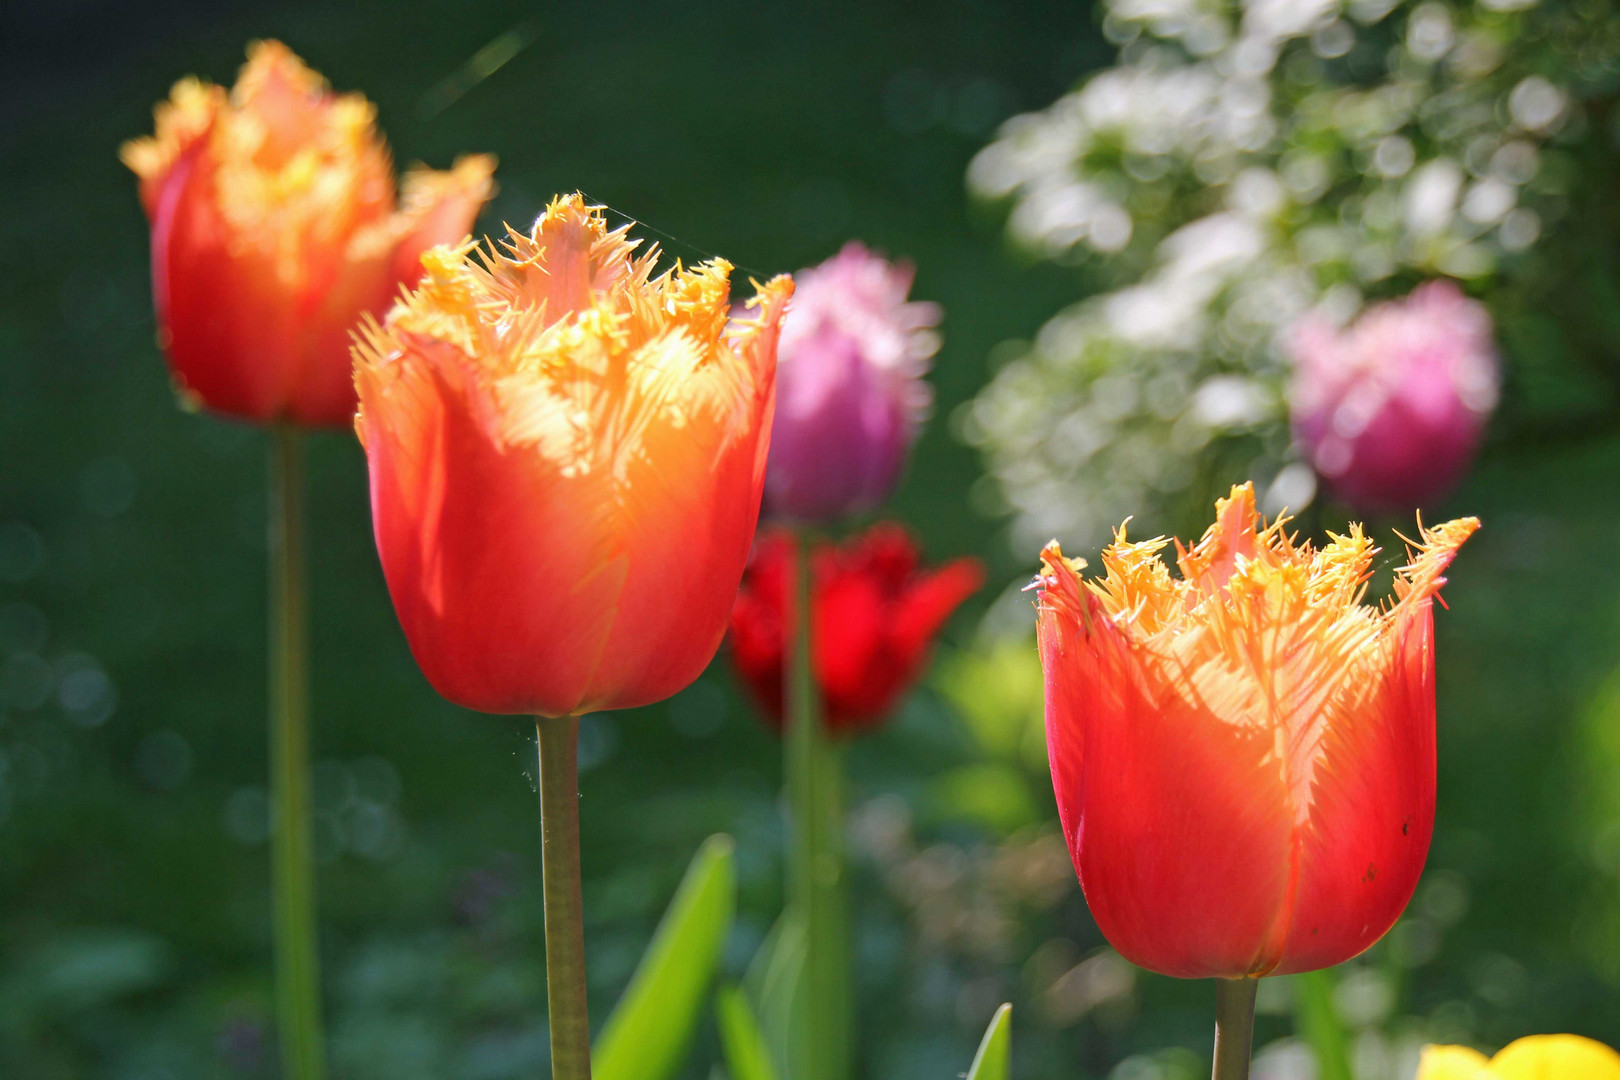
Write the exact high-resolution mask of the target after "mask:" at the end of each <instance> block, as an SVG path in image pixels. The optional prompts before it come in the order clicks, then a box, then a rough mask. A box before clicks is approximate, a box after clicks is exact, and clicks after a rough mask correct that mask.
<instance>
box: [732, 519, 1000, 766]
mask: <svg viewBox="0 0 1620 1080" xmlns="http://www.w3.org/2000/svg"><path fill="white" fill-rule="evenodd" d="M795 552H796V545H795V544H794V542H793V539H792V537H790V536H788V535H787V534H786V533H783V532H775V533H770V534H768V535H765V536H762V537H760V539H759V541H758V543H757V544H755V546H754V555H753V558H752V559H750V560H749V564H748V572H747V573H746V574H745V575H744V576H743V583H742V588H741V590H740V591H739V592H738V594H737V603H736V606H735V607H734V608H733V609H732V613H731V660H732V664H733V665H734V666H735V667H736V669H737V673H738V675H739V676H740V677H741V679H742V682H743V685H744V686H746V687H747V688H748V691H749V693H750V694H751V695H752V696H753V697H754V699H755V700H756V701H757V702H758V703H759V705H760V708H761V709H762V710H764V713H765V716H766V718H767V719H768V720H769V721H770V722H771V725H772V726H773V727H775V728H777V729H778V730H780V728H781V727H782V718H783V714H784V712H785V708H784V701H783V684H782V674H783V663H784V660H785V656H786V651H787V649H788V648H789V647H790V646H791V642H790V641H789V633H788V627H789V626H790V625H796V624H795V623H793V622H791V621H790V619H789V607H790V605H791V603H792V597H791V595H790V591H791V590H790V587H789V571H790V570H791V569H792V560H793V559H794V558H795V557H796V554H795ZM810 566H811V571H812V573H813V574H814V579H813V584H812V590H813V591H812V595H811V601H810V603H811V624H812V627H813V629H812V631H811V635H812V640H813V641H814V643H815V648H814V652H815V656H814V660H813V661H812V664H813V667H814V669H815V676H816V686H817V689H818V690H820V692H821V700H822V702H823V704H824V706H825V715H826V725H827V730H828V731H830V732H833V733H835V734H853V733H856V732H859V731H862V730H865V729H868V728H871V727H873V726H875V725H877V724H878V723H879V722H880V721H882V720H883V719H884V718H885V717H886V716H888V714H889V713H890V711H891V710H893V708H894V706H895V704H896V703H897V702H898V701H899V700H900V697H901V695H903V694H904V693H905V692H906V691H907V690H909V689H911V687H912V686H913V685H914V684H915V683H916V681H917V678H918V677H919V676H920V675H921V674H922V672H923V669H924V667H925V666H926V665H927V662H928V656H929V653H930V652H931V651H932V648H933V644H934V637H935V635H937V634H938V633H939V631H940V628H941V627H943V626H944V625H945V620H947V619H949V618H950V617H951V613H952V612H954V611H955V610H956V609H957V607H958V606H959V605H960V604H961V603H962V601H964V600H966V599H967V598H968V597H970V596H972V595H973V594H974V592H976V591H977V590H978V588H979V586H980V585H982V584H983V583H984V568H983V567H981V566H980V565H979V562H978V560H977V559H956V560H953V561H952V562H949V563H946V564H945V565H944V566H941V567H936V568H932V569H925V568H923V567H922V565H921V559H920V557H919V553H918V551H917V543H916V541H915V540H913V539H912V538H911V535H910V534H909V533H907V532H906V530H905V529H904V528H902V527H901V526H899V525H895V524H890V523H880V524H878V525H875V526H873V527H872V528H871V529H870V530H869V531H868V532H866V533H865V534H864V535H861V536H857V537H854V538H853V539H851V540H849V541H847V542H845V543H844V544H842V545H840V546H838V547H834V546H833V545H831V544H827V543H823V544H819V545H817V547H816V549H815V550H814V551H813V552H812V553H811V556H810Z"/></svg>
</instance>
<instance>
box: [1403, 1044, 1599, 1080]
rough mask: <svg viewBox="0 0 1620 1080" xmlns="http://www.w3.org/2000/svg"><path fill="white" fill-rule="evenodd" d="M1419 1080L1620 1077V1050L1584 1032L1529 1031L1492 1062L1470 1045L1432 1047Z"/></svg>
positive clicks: (1427, 1050)
mask: <svg viewBox="0 0 1620 1080" xmlns="http://www.w3.org/2000/svg"><path fill="white" fill-rule="evenodd" d="M1417 1080H1620V1054H1617V1053H1615V1052H1614V1051H1613V1050H1610V1049H1609V1048H1608V1047H1607V1046H1604V1045H1603V1044H1602V1043H1600V1042H1594V1041H1593V1040H1591V1039H1583V1038H1582V1037H1581V1036H1579V1035H1529V1036H1526V1037H1525V1038H1523V1039H1520V1040H1518V1041H1517V1042H1512V1043H1509V1044H1508V1045H1507V1046H1505V1047H1503V1048H1502V1050H1501V1052H1500V1053H1498V1054H1497V1055H1496V1056H1495V1057H1493V1058H1491V1059H1490V1060H1488V1061H1487V1060H1486V1058H1485V1055H1484V1054H1482V1053H1480V1052H1479V1051H1478V1050H1470V1049H1469V1048H1468V1047H1466V1046H1426V1047H1424V1048H1423V1060H1422V1061H1421V1062H1420V1063H1419V1064H1418V1071H1417Z"/></svg>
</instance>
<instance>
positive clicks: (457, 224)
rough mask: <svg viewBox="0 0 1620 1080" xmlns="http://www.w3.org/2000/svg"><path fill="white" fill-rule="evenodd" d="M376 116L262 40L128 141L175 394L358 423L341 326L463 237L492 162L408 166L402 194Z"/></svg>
mask: <svg viewBox="0 0 1620 1080" xmlns="http://www.w3.org/2000/svg"><path fill="white" fill-rule="evenodd" d="M375 118H376V109H375V107H374V106H372V104H371V103H370V102H368V101H367V100H366V99H365V98H364V97H362V96H360V95H359V94H342V95H336V94H333V93H332V92H331V90H330V89H329V88H328V87H327V85H326V83H325V81H324V80H322V79H321V77H320V76H319V75H317V74H316V73H315V72H313V71H311V70H310V69H309V68H307V67H305V66H304V65H303V63H302V62H300V61H299V59H298V57H296V56H294V55H293V54H292V53H291V52H290V51H289V50H288V49H287V48H286V46H284V45H281V44H280V43H278V42H274V41H266V42H257V43H255V44H254V45H252V46H250V47H249V49H248V62H247V64H246V65H245V66H244V67H243V68H242V74H241V76H240V77H239V78H238V79H237V82H236V86H235V87H234V88H233V89H232V90H231V92H230V94H229V95H227V94H226V93H225V91H224V90H222V89H220V88H219V87H217V86H210V85H207V84H205V83H202V82H199V81H198V80H196V79H186V80H184V81H182V82H180V83H177V84H176V85H175V87H174V91H173V94H172V95H171V97H170V99H169V100H168V101H167V102H164V103H163V104H161V105H159V106H158V108H157V134H156V135H155V136H151V137H148V138H142V139H135V140H132V141H131V142H129V143H126V144H125V145H124V148H123V152H122V155H121V156H122V158H123V160H124V163H125V164H126V165H128V166H129V167H130V168H131V169H132V170H133V171H134V172H135V174H136V175H137V176H139V177H140V182H141V183H140V194H141V204H142V205H143V206H144V207H145V209H146V215H147V217H148V219H149V220H150V222H151V225H152V289H153V293H154V295H155V299H156V302H157V315H158V324H159V335H160V339H161V341H162V343H163V348H164V351H165V352H166V353H167V354H168V358H169V365H170V368H171V370H172V371H173V374H174V378H175V381H176V383H177V384H178V386H179V388H180V391H181V393H182V395H183V396H184V397H185V398H186V399H187V400H189V401H193V402H197V403H199V404H201V405H204V406H206V407H207V408H210V409H213V410H214V411H216V412H221V413H226V414H228V415H231V416H237V417H242V418H244V419H248V420H257V421H261V422H272V421H278V420H291V421H293V422H295V423H299V424H306V425H324V424H332V425H344V424H348V423H350V422H351V421H352V419H353V417H354V407H355V398H354V380H353V375H352V370H351V366H350V361H349V335H350V334H351V333H352V331H353V330H354V328H355V327H356V325H357V324H358V323H359V320H360V317H361V316H362V315H364V314H368V313H371V314H378V315H380V314H382V313H383V312H384V311H386V310H387V309H388V306H389V304H391V303H392V302H393V300H394V299H395V297H396V296H398V294H399V290H400V286H401V285H406V286H410V285H414V284H415V283H416V281H417V279H418V278H419V277H420V276H421V263H420V255H421V253H422V252H423V251H425V250H426V249H427V248H429V247H432V246H433V245H435V244H448V243H454V242H456V241H458V240H460V239H461V238H462V237H464V236H466V234H467V230H468V229H469V228H471V227H472V222H473V218H474V217H476V216H477V214H478V209H479V207H480V206H482V205H483V203H484V200H485V199H487V198H488V197H489V194H490V191H491V188H492V185H491V183H490V174H491V173H492V172H493V171H494V168H495V161H494V159H493V158H490V157H486V156H481V155H480V156H474V157H468V158H463V159H462V160H461V161H459V162H457V163H456V166H455V168H454V169H452V170H451V171H449V172H431V171H428V170H426V169H413V170H412V171H411V172H409V173H407V174H406V175H405V179H404V183H403V185H402V192H401V194H400V197H399V198H398V199H397V200H396V197H395V191H394V170H393V164H392V162H391V161H390V159H389V155H388V147H387V145H386V144H385V143H384V142H383V140H382V137H381V136H380V135H378V133H377V131H376V127H375V123H374V121H375Z"/></svg>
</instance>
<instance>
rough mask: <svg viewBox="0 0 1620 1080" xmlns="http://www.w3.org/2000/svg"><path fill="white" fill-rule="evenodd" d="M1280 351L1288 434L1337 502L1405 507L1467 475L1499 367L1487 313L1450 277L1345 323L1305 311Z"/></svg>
mask: <svg viewBox="0 0 1620 1080" xmlns="http://www.w3.org/2000/svg"><path fill="white" fill-rule="evenodd" d="M1290 351H1291V352H1292V354H1293V356H1294V360H1295V363H1296V371H1295V376H1294V384H1293V390H1292V399H1293V400H1292V409H1293V426H1294V436H1295V438H1296V439H1297V440H1298V441H1299V444H1300V445H1301V446H1302V447H1303V448H1304V450H1305V452H1306V454H1307V455H1308V457H1309V459H1310V462H1311V464H1312V466H1314V467H1315V469H1316V471H1317V473H1318V474H1319V475H1320V476H1321V477H1322V479H1323V480H1324V481H1325V482H1326V484H1327V486H1328V488H1329V490H1331V491H1332V492H1333V493H1334V494H1335V495H1336V496H1338V497H1339V498H1340V499H1342V500H1344V501H1345V502H1346V503H1347V504H1349V505H1350V506H1352V507H1355V508H1356V509H1357V510H1360V511H1363V512H1376V511H1385V510H1398V511H1403V512H1410V511H1411V510H1412V509H1413V508H1415V507H1420V506H1423V505H1425V504H1428V503H1430V502H1433V501H1434V500H1437V499H1440V498H1443V497H1444V496H1445V495H1447V494H1448V493H1450V491H1451V490H1452V489H1453V488H1454V487H1456V485H1457V484H1458V483H1459V482H1460V481H1461V480H1462V478H1463V476H1464V475H1465V474H1466V473H1467V472H1468V467H1469V465H1470V464H1472V462H1473V460H1474V455H1475V454H1476V453H1477V451H1478V450H1479V444H1480V439H1481V437H1482V435H1483V433H1484V430H1485V424H1486V422H1487V421H1488V420H1489V419H1490V416H1491V412H1492V410H1493V409H1495V408H1496V398H1497V383H1498V379H1499V375H1498V371H1497V358H1496V349H1495V346H1494V345H1493V344H1492V340H1491V316H1490V313H1489V312H1487V311H1486V310H1485V306H1484V305H1483V304H1481V303H1479V302H1478V301H1476V300H1470V299H1468V297H1466V296H1464V295H1463V293H1462V290H1460V289H1459V288H1457V286H1456V285H1453V284H1452V283H1451V282H1449V281H1431V282H1429V283H1428V284H1426V285H1421V286H1419V287H1418V288H1417V289H1415V290H1413V292H1412V294H1411V295H1410V296H1408V297H1406V298H1405V299H1403V300H1396V301H1389V302H1386V303H1382V304H1377V305H1374V306H1373V307H1372V308H1370V309H1368V311H1367V312H1366V313H1365V314H1364V315H1362V316H1361V318H1360V319H1358V320H1357V321H1356V322H1355V324H1354V325H1352V326H1351V327H1349V328H1348V329H1346V330H1339V329H1336V328H1335V327H1334V326H1333V325H1332V324H1331V323H1329V322H1328V321H1326V320H1325V319H1324V318H1322V317H1320V316H1312V317H1310V318H1308V319H1307V320H1306V321H1305V322H1304V323H1302V324H1301V325H1300V326H1299V328H1298V329H1297V330H1296V331H1295V332H1294V336H1293V340H1292V342H1291V349H1290Z"/></svg>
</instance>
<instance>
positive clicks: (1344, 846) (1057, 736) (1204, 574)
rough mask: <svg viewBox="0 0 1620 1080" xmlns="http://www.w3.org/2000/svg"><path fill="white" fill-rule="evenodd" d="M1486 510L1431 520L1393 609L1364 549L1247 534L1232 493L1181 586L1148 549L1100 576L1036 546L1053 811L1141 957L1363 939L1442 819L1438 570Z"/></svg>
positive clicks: (1111, 553)
mask: <svg viewBox="0 0 1620 1080" xmlns="http://www.w3.org/2000/svg"><path fill="white" fill-rule="evenodd" d="M1478 527H1479V522H1478V521H1476V520H1475V519H1473V518H1464V519H1462V520H1459V521H1453V522H1449V523H1447V524H1445V525H1441V526H1440V527H1438V528H1435V529H1424V530H1423V531H1422V537H1423V543H1422V545H1421V546H1420V547H1419V549H1418V551H1417V552H1416V553H1415V555H1414V557H1413V558H1412V561H1411V563H1410V564H1409V565H1408V566H1406V567H1404V568H1402V569H1401V570H1399V571H1397V572H1396V576H1395V599H1394V600H1393V602H1391V603H1388V604H1386V605H1384V606H1383V607H1380V608H1375V607H1369V606H1366V605H1364V604H1362V603H1361V599H1362V595H1363V592H1364V586H1365V582H1366V580H1367V577H1368V575H1369V574H1370V573H1371V569H1372V560H1373V556H1374V555H1375V554H1376V552H1377V549H1376V548H1374V547H1373V546H1372V542H1371V541H1370V540H1368V539H1367V538H1366V537H1365V536H1364V535H1363V534H1362V531H1361V528H1360V526H1357V525H1352V526H1351V527H1350V531H1349V533H1348V534H1347V535H1345V536H1333V537H1332V538H1331V539H1330V541H1329V543H1328V544H1327V545H1326V546H1325V547H1323V548H1322V549H1320V550H1317V549H1314V548H1313V547H1312V546H1311V545H1309V544H1305V545H1302V546H1298V547H1296V546H1295V544H1294V542H1293V539H1292V538H1291V537H1290V536H1289V535H1288V534H1287V533H1285V532H1284V531H1283V522H1281V521H1279V522H1276V523H1274V524H1272V525H1271V526H1270V527H1268V528H1265V529H1261V528H1260V526H1259V520H1258V516H1257V514H1256V513H1255V508H1254V491H1253V489H1252V488H1251V487H1249V486H1247V485H1245V486H1244V487H1241V488H1234V489H1233V491H1232V493H1231V496H1230V497H1229V498H1227V499H1223V500H1221V501H1220V502H1219V503H1218V504H1217V506H1216V522H1215V524H1214V525H1213V526H1211V528H1210V530H1209V531H1208V532H1207V533H1205V535H1204V538H1203V540H1202V541H1200V542H1199V544H1198V545H1197V546H1196V547H1194V548H1193V549H1192V550H1190V551H1188V550H1185V549H1183V548H1182V547H1181V546H1180V545H1179V544H1178V545H1177V548H1176V551H1177V556H1178V560H1177V561H1178V563H1179V566H1180V569H1181V575H1182V576H1181V578H1180V579H1179V580H1178V579H1175V578H1172V577H1171V576H1170V572H1169V570H1168V569H1167V568H1166V567H1165V566H1164V564H1163V563H1162V562H1161V561H1160V559H1159V553H1160V551H1161V550H1162V549H1163V548H1164V547H1165V546H1166V542H1165V541H1164V540H1162V539H1157V540H1149V541H1146V542H1143V543H1134V544H1133V543H1129V542H1127V540H1126V538H1125V532H1124V529H1123V527H1122V528H1121V530H1120V532H1119V535H1118V537H1117V538H1116V540H1115V542H1114V544H1113V545H1112V546H1111V547H1109V548H1108V549H1106V550H1105V551H1104V552H1103V556H1102V560H1103V567H1104V569H1105V571H1106V573H1105V574H1104V576H1102V577H1101V578H1092V579H1089V580H1082V579H1081V577H1080V575H1079V573H1078V571H1079V569H1080V567H1082V566H1083V565H1084V563H1083V562H1082V561H1080V560H1072V561H1071V560H1067V559H1065V558H1064V557H1063V553H1062V552H1061V551H1060V550H1059V549H1058V546H1057V545H1056V544H1055V543H1054V544H1051V545H1049V546H1048V547H1047V549H1046V551H1045V552H1043V553H1042V561H1043V563H1044V571H1043V573H1042V575H1041V577H1040V578H1039V580H1038V583H1039V586H1040V602H1039V605H1038V613H1039V621H1038V626H1039V635H1040V652H1041V663H1042V666H1043V667H1044V669H1045V673H1046V731H1047V747H1048V752H1049V755H1050V759H1051V766H1052V785H1053V788H1054V790H1055V792H1056V795H1057V803H1058V814H1059V817H1060V818H1061V820H1062V824H1063V831H1064V835H1065V836H1066V837H1067V838H1068V842H1069V850H1070V854H1071V855H1072V856H1073V858H1074V864H1075V869H1076V870H1077V872H1078V873H1079V876H1080V883H1081V885H1082V887H1083V888H1084V890H1085V894H1086V900H1087V902H1088V903H1089V904H1090V906H1091V911H1092V914H1093V915H1094V916H1095V917H1096V919H1097V924H1098V926H1099V927H1100V928H1101V929H1102V931H1103V933H1104V935H1105V936H1107V938H1108V940H1109V941H1110V942H1111V943H1112V944H1113V945H1114V947H1115V948H1116V949H1118V950H1119V951H1120V953H1121V954H1122V955H1124V956H1125V957H1126V958H1128V959H1130V960H1131V961H1133V962H1135V963H1137V964H1139V965H1141V966H1142V967H1145V968H1148V969H1150V970H1153V971H1157V972H1161V973H1163V974H1166V975H1176V976H1181V977H1185V978H1193V977H1206V976H1215V977H1222V978H1241V977H1245V976H1258V975H1282V974H1287V973H1290V972H1299V971H1310V970H1313V969H1315V968H1322V967H1327V966H1329V965H1331V964H1337V963H1339V962H1341V961H1343V960H1348V959H1350V958H1351V957H1352V956H1355V955H1356V954H1357V953H1360V952H1361V951H1362V950H1364V949H1366V948H1367V947H1368V946H1370V945H1371V944H1372V943H1373V942H1375V941H1377V940H1378V938H1379V937H1381V936H1382V935H1383V934H1384V932H1385V931H1387V930H1388V929H1389V928H1390V926H1391V925H1393V924H1394V922H1395V920H1396V918H1397V917H1398V916H1399V915H1400V913H1401V911H1402V909H1403V908H1405V906H1406V903H1407V901H1408V900H1409V899H1410V898H1411V895H1412V890H1413V889H1414V888H1415V887H1416V885H1417V881H1418V876H1419V874H1420V873H1421V872H1422V869H1423V862H1424V859H1425V857H1426V856H1427V853H1428V850H1429V838H1430V834H1431V833H1432V831H1433V826H1434V798H1435V793H1434V786H1435V734H1434V724H1435V720H1434V710H1435V702H1434V642H1433V627H1432V620H1431V606H1432V601H1433V600H1434V598H1435V596H1436V594H1437V591H1438V590H1439V588H1440V586H1441V585H1442V584H1443V583H1444V580H1445V579H1444V578H1443V577H1441V574H1442V573H1443V572H1444V570H1445V568H1446V567H1447V565H1449V564H1450V562H1451V560H1452V557H1453V556H1454V555H1455V553H1456V550H1457V548H1458V547H1459V546H1460V545H1461V544H1462V543H1463V541H1464V540H1466V539H1467V538H1468V537H1469V536H1470V535H1471V534H1472V533H1473V532H1474V530H1475V529H1476V528H1478Z"/></svg>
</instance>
